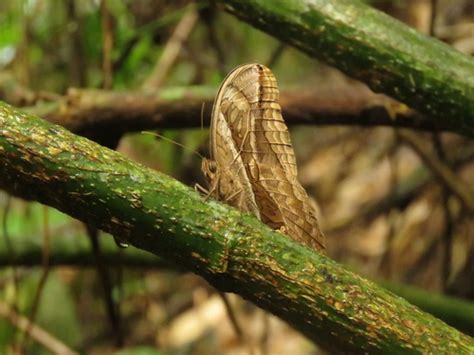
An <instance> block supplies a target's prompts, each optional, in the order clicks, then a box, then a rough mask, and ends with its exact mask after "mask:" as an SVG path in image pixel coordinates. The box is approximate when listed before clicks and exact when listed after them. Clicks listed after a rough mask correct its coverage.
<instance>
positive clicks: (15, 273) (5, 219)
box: [2, 195, 18, 308]
mask: <svg viewBox="0 0 474 355" xmlns="http://www.w3.org/2000/svg"><path fill="white" fill-rule="evenodd" d="M11 200H12V197H11V196H10V195H7V198H6V203H5V207H4V208H3V215H2V234H3V238H4V239H5V246H6V248H7V251H8V258H9V259H10V260H9V261H10V262H12V264H11V265H12V268H11V270H12V277H13V294H14V295H15V300H16V299H17V297H16V296H17V293H18V270H17V268H16V267H15V264H16V252H15V249H14V248H13V245H12V242H11V240H10V235H9V233H8V214H9V212H10V206H11ZM15 308H16V305H15Z"/></svg>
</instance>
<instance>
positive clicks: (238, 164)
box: [202, 64, 324, 250]
mask: <svg viewBox="0 0 474 355" xmlns="http://www.w3.org/2000/svg"><path fill="white" fill-rule="evenodd" d="M278 98H279V91H278V86H277V82H276V79H275V77H274V75H273V73H272V72H271V70H270V69H268V68H267V67H265V66H264V65H261V64H245V65H241V66H239V67H237V68H235V69H234V70H232V71H231V72H230V73H229V74H228V75H227V77H226V78H225V79H224V81H223V83H222V84H221V86H220V88H219V91H218V93H217V96H216V99H215V101H214V106H213V109H212V117H211V127H210V156H211V157H210V159H204V160H203V162H202V170H203V173H204V175H205V176H206V178H207V180H208V182H209V187H210V195H211V196H213V197H214V198H216V199H218V200H220V201H223V202H226V203H227V204H229V205H231V206H234V207H236V208H238V209H240V210H241V211H243V212H248V213H252V214H254V215H255V216H256V217H257V218H258V219H260V220H261V221H262V222H263V223H265V224H267V225H268V226H270V227H271V228H273V229H276V230H279V231H281V232H283V233H285V234H286V235H288V236H289V237H290V238H292V239H293V240H295V241H298V242H300V243H303V244H305V245H307V246H309V247H311V248H314V249H317V250H323V249H324V236H323V234H322V233H321V231H320V229H319V226H318V222H317V219H316V213H315V210H314V208H313V205H312V204H311V201H310V199H309V197H308V195H307V193H306V191H305V190H304V188H303V187H302V186H301V184H300V183H299V181H298V178H297V167H296V159H295V155H294V152H293V148H292V145H291V140H290V134H289V132H288V128H287V126H286V124H285V122H284V120H283V117H282V114H281V107H280V105H279V103H278Z"/></svg>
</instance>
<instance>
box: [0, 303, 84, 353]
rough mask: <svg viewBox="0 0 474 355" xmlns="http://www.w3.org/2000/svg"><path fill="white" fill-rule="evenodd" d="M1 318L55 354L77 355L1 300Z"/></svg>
mask: <svg viewBox="0 0 474 355" xmlns="http://www.w3.org/2000/svg"><path fill="white" fill-rule="evenodd" d="M0 317H2V318H4V319H6V320H8V321H9V322H10V323H11V324H13V325H14V326H15V327H17V328H18V329H20V330H22V331H27V330H28V332H29V334H28V335H30V337H31V338H32V339H34V340H35V341H36V342H38V343H39V344H41V345H43V346H44V347H45V348H46V349H48V350H49V351H51V352H53V353H55V354H61V355H72V354H77V353H76V352H75V351H73V350H72V349H71V348H69V347H68V346H67V345H66V344H64V343H63V342H61V341H60V340H59V339H57V338H56V337H54V336H53V335H51V334H50V333H48V332H47V331H46V330H44V329H43V328H41V327H39V326H38V325H36V324H33V323H32V322H31V321H30V320H29V319H28V318H26V317H24V316H22V315H20V314H18V313H17V312H16V311H15V310H14V309H12V308H11V307H10V306H9V305H8V304H7V303H5V302H3V301H1V300H0Z"/></svg>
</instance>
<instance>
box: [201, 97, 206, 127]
mask: <svg viewBox="0 0 474 355" xmlns="http://www.w3.org/2000/svg"><path fill="white" fill-rule="evenodd" d="M205 106H206V103H205V102H204V101H203V102H202V105H201V131H203V130H204V107H205Z"/></svg>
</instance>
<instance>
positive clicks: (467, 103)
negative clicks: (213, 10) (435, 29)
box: [219, 0, 474, 137]
mask: <svg viewBox="0 0 474 355" xmlns="http://www.w3.org/2000/svg"><path fill="white" fill-rule="evenodd" d="M219 1H220V2H221V3H223V4H224V5H225V8H226V9H227V10H228V11H229V12H231V13H232V14H234V15H236V16H237V17H239V18H240V19H242V20H244V21H246V22H248V23H250V24H251V25H252V26H255V27H256V28H259V29H261V30H263V31H266V32H268V33H269V34H270V35H272V36H274V37H276V38H278V39H280V40H282V41H284V42H287V43H289V44H291V45H293V46H295V47H296V48H299V49H300V50H302V51H303V52H305V53H307V54H309V55H311V56H313V57H315V58H319V59H321V60H322V61H324V62H326V63H327V64H329V65H332V66H334V67H336V68H338V69H340V70H342V71H343V72H345V73H346V74H348V75H349V76H352V77H354V78H357V79H360V80H362V81H364V82H365V83H366V84H368V85H369V86H370V88H371V89H373V90H374V91H376V92H383V93H386V94H388V95H390V96H392V97H394V98H396V99H398V100H400V101H402V102H404V103H406V104H407V105H409V106H411V107H413V108H415V109H417V110H419V111H420V112H422V113H424V114H426V115H427V116H428V117H431V118H432V120H433V123H435V124H437V125H439V126H443V127H446V126H449V127H451V128H452V130H455V131H456V132H459V133H461V134H464V135H468V136H470V137H474V60H473V59H472V57H470V56H468V55H465V54H463V53H460V52H458V51H456V50H454V49H452V48H450V47H449V46H448V45H446V44H444V43H442V42H440V41H438V40H436V39H434V38H430V37H428V36H425V35H423V34H421V33H419V32H417V31H416V30H414V29H412V28H410V27H408V26H406V25H404V24H403V23H401V22H399V21H397V20H395V19H394V18H392V17H390V16H388V15H386V14H384V13H382V12H379V11H377V10H375V9H374V8H372V7H370V6H368V5H366V4H364V3H362V2H359V1H354V0H331V1H328V0H284V1H277V2H275V1H268V0H246V1H241V0H219Z"/></svg>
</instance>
